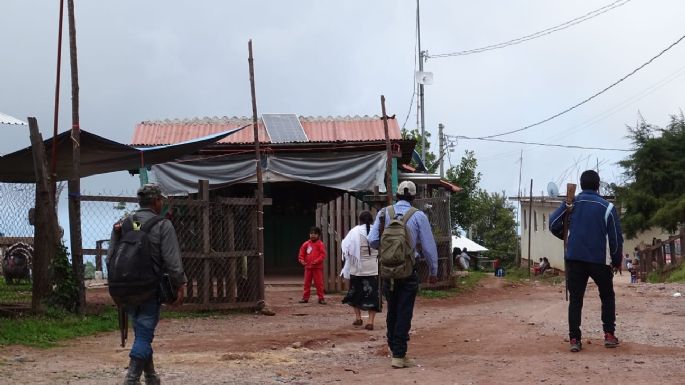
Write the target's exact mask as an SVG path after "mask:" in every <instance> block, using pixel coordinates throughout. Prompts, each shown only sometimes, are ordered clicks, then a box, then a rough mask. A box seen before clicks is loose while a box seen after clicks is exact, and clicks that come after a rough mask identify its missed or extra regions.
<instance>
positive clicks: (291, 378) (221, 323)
mask: <svg viewBox="0 0 685 385" xmlns="http://www.w3.org/2000/svg"><path fill="white" fill-rule="evenodd" d="M627 281H628V278H627V275H624V276H623V277H618V279H617V282H616V292H617V313H618V320H617V323H618V325H617V336H618V337H619V338H620V339H621V340H622V343H621V346H620V347H619V348H617V349H606V348H604V347H603V345H602V333H601V323H600V319H599V318H600V317H599V299H598V298H597V294H596V293H597V291H596V287H595V286H594V285H592V284H590V285H588V292H587V295H586V300H585V308H584V317H583V332H584V338H583V343H584V349H583V351H582V352H580V353H570V352H568V342H567V341H566V340H565V339H566V334H567V332H566V305H567V304H566V302H565V301H564V294H563V285H562V286H550V285H548V284H540V283H528V284H519V285H512V284H510V283H508V282H507V281H504V280H502V279H500V278H494V277H488V278H487V279H485V280H484V281H482V284H481V285H480V287H478V288H477V289H476V290H475V291H473V292H471V293H467V294H462V295H460V296H457V297H454V298H449V299H424V298H419V300H418V302H417V306H416V309H415V313H414V314H415V315H414V322H413V329H412V334H411V341H410V345H409V356H410V357H412V358H414V360H415V362H416V364H417V365H416V366H415V367H413V368H407V369H391V368H390V358H388V352H387V348H386V345H385V340H384V334H385V325H384V317H383V316H382V315H379V318H378V319H377V321H376V328H375V329H376V330H374V331H366V330H363V329H360V328H358V327H354V326H352V325H351V323H352V321H353V316H352V315H351V311H350V309H349V308H348V307H347V306H345V305H342V304H340V298H341V297H340V296H330V297H329V298H330V300H329V305H325V306H322V305H318V304H316V303H309V304H297V303H295V302H296V301H297V300H298V299H299V295H300V291H299V289H295V288H290V289H288V288H285V289H284V288H279V289H270V290H268V291H267V294H268V300H269V303H270V305H271V307H272V308H273V309H274V310H275V311H276V312H277V315H276V316H273V317H267V316H261V315H252V314H238V315H222V316H216V317H209V318H202V319H174V320H162V321H161V324H160V327H159V329H158V334H157V337H156V339H155V351H156V361H157V366H158V369H159V370H160V372H161V373H162V381H163V383H165V384H193V385H198V384H331V383H338V384H355V383H360V384H364V383H369V384H374V383H375V384H579V383H580V384H583V383H591V384H602V383H611V384H631V385H635V384H685V327H684V326H685V322H684V321H685V299H683V297H682V296H680V297H677V296H676V297H674V296H673V294H674V293H676V292H680V293H684V292H685V285H672V284H668V285H650V284H636V285H630V284H628V282H627ZM127 362H128V359H127V350H126V349H120V348H118V346H117V334H116V333H106V334H102V335H98V336H94V337H88V338H81V339H78V340H73V341H69V342H66V343H65V344H64V345H63V346H62V347H59V348H54V349H48V350H40V349H32V348H25V347H18V346H12V347H5V348H2V349H0V383H6V384H118V383H121V379H122V378H123V374H124V366H125V365H126V363H127Z"/></svg>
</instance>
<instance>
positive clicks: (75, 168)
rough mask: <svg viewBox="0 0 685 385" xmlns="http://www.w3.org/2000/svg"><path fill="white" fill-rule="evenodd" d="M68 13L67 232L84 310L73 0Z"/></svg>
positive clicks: (78, 305) (84, 292) (79, 147)
mask: <svg viewBox="0 0 685 385" xmlns="http://www.w3.org/2000/svg"><path fill="white" fill-rule="evenodd" d="M67 8H68V12H69V58H70V61H71V143H72V174H71V178H69V184H68V188H69V233H70V238H71V247H70V249H71V264H72V269H73V271H74V278H75V279H76V284H77V285H78V304H77V306H76V309H77V311H78V312H79V313H81V312H83V308H84V305H85V303H86V291H85V286H84V282H83V245H82V244H81V200H80V199H81V179H80V175H81V143H80V140H81V139H80V133H81V129H80V126H79V85H78V61H77V54H76V24H75V22H76V20H75V16H74V0H67Z"/></svg>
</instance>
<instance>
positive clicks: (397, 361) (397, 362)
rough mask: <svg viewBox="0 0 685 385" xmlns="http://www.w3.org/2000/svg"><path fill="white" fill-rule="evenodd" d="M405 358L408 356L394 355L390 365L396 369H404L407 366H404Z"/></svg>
mask: <svg viewBox="0 0 685 385" xmlns="http://www.w3.org/2000/svg"><path fill="white" fill-rule="evenodd" d="M405 358H406V357H401V358H396V357H393V358H392V361H391V362H390V365H391V366H392V367H393V368H395V369H402V368H404V367H405V366H404V359H405Z"/></svg>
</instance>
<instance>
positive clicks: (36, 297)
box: [28, 117, 57, 312]
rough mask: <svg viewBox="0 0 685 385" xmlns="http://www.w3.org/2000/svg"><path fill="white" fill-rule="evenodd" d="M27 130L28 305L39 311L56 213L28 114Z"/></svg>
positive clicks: (42, 150) (54, 235)
mask: <svg viewBox="0 0 685 385" xmlns="http://www.w3.org/2000/svg"><path fill="white" fill-rule="evenodd" d="M28 120H29V131H30V138H31V146H32V147H31V150H32V153H33V168H34V172H35V175H36V211H35V219H36V221H35V225H34V226H35V234H34V242H33V247H34V254H33V261H32V263H33V267H32V269H33V279H32V285H33V287H32V296H31V308H32V309H33V310H34V311H37V312H39V311H42V310H43V308H44V305H45V303H44V299H45V298H46V297H47V295H48V294H49V293H50V287H51V286H50V279H49V274H48V269H49V265H50V261H51V260H52V259H53V258H54V257H55V252H56V251H57V216H56V213H55V205H54V203H53V201H54V199H55V196H54V194H52V193H51V191H50V188H49V186H48V184H49V183H48V180H49V178H48V167H47V160H46V159H45V147H44V146H43V137H42V136H41V135H40V131H39V130H38V122H37V121H36V118H32V117H30V118H29V119H28Z"/></svg>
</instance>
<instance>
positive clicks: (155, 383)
mask: <svg viewBox="0 0 685 385" xmlns="http://www.w3.org/2000/svg"><path fill="white" fill-rule="evenodd" d="M143 371H144V372H145V385H161V383H162V381H161V380H160V379H159V376H158V375H157V372H155V362H154V361H153V360H152V357H150V360H149V361H147V362H146V363H145V367H143Z"/></svg>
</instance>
